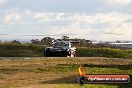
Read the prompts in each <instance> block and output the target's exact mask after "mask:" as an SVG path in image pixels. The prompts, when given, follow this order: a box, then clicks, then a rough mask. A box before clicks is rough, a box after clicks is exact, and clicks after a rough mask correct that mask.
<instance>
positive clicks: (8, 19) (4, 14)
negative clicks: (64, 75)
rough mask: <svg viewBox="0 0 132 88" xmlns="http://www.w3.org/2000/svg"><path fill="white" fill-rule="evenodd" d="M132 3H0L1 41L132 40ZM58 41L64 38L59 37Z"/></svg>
mask: <svg viewBox="0 0 132 88" xmlns="http://www.w3.org/2000/svg"><path fill="white" fill-rule="evenodd" d="M131 8H132V0H0V34H13V35H10V36H9V35H8V36H7V35H0V40H8V39H23V40H24V39H25V40H26V39H32V38H34V39H35V38H36V39H41V38H43V37H45V36H22V35H57V34H76V35H69V37H70V38H81V39H89V40H98V41H101V40H103V41H116V40H128V41H132V39H131V37H132V9H131ZM55 38H61V36H58V37H57V36H56V37H55Z"/></svg>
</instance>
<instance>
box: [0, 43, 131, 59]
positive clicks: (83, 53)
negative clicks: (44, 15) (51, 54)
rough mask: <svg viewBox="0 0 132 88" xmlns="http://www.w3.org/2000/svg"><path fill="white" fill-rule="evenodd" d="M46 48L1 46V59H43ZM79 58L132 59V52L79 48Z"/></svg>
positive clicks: (12, 44) (21, 45)
mask: <svg viewBox="0 0 132 88" xmlns="http://www.w3.org/2000/svg"><path fill="white" fill-rule="evenodd" d="M45 47H46V46H43V45H35V44H15V43H7V44H6V43H5V44H0V57H42V56H44V49H45ZM77 57H110V58H129V59H131V58H132V50H122V49H113V48H92V47H77Z"/></svg>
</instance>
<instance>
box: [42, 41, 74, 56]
mask: <svg viewBox="0 0 132 88" xmlns="http://www.w3.org/2000/svg"><path fill="white" fill-rule="evenodd" d="M71 43H72V42H71V41H57V42H54V43H53V46H52V47H46V48H45V50H44V56H45V57H58V56H59V57H75V56H76V48H75V47H72V44H71Z"/></svg>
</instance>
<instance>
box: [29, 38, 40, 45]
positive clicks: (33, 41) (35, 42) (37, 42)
mask: <svg viewBox="0 0 132 88" xmlns="http://www.w3.org/2000/svg"><path fill="white" fill-rule="evenodd" d="M31 42H32V44H39V43H40V41H39V40H38V39H32V40H31Z"/></svg>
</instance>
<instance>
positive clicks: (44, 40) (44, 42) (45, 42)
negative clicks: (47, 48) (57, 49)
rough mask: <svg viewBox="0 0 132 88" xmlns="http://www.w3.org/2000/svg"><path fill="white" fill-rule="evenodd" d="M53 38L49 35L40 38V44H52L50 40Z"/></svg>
mask: <svg viewBox="0 0 132 88" xmlns="http://www.w3.org/2000/svg"><path fill="white" fill-rule="evenodd" d="M53 40H54V38H50V37H45V38H43V39H42V40H41V44H45V45H52V41H53Z"/></svg>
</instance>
